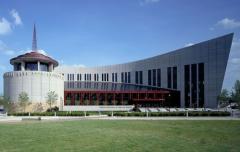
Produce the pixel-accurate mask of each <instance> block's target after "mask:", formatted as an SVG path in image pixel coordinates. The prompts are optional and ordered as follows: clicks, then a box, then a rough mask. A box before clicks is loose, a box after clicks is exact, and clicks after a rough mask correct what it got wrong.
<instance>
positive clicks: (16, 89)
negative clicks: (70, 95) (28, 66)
mask: <svg viewBox="0 0 240 152" xmlns="http://www.w3.org/2000/svg"><path fill="white" fill-rule="evenodd" d="M49 91H55V92H56V93H57V95H58V101H57V105H60V102H61V100H62V101H63V99H64V98H63V97H64V78H63V76H62V75H61V74H58V73H54V72H43V71H13V72H7V73H5V74H4V96H6V97H9V99H10V101H12V102H17V101H18V97H19V94H20V93H21V92H26V93H27V94H28V96H29V99H30V101H31V102H33V103H43V104H44V103H46V97H47V93H48V92H49Z"/></svg>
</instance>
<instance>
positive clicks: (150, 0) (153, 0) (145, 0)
mask: <svg viewBox="0 0 240 152" xmlns="http://www.w3.org/2000/svg"><path fill="white" fill-rule="evenodd" d="M159 1H160V0H141V1H140V5H141V6H143V5H146V4H152V3H158V2H159Z"/></svg>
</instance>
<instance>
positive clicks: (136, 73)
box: [135, 71, 138, 84]
mask: <svg viewBox="0 0 240 152" xmlns="http://www.w3.org/2000/svg"><path fill="white" fill-rule="evenodd" d="M135 83H136V84H138V71H136V72H135Z"/></svg>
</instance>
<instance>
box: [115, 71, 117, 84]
mask: <svg viewBox="0 0 240 152" xmlns="http://www.w3.org/2000/svg"><path fill="white" fill-rule="evenodd" d="M115 82H117V73H115Z"/></svg>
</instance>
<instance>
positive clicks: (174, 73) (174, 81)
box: [173, 67, 177, 89]
mask: <svg viewBox="0 0 240 152" xmlns="http://www.w3.org/2000/svg"><path fill="white" fill-rule="evenodd" d="M173 89H177V67H173Z"/></svg>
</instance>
